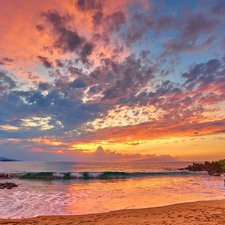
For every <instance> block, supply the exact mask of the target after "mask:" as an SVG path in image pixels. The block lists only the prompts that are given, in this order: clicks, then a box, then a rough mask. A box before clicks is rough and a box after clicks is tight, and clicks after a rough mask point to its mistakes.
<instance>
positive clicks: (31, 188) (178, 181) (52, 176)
mask: <svg viewBox="0 0 225 225" xmlns="http://www.w3.org/2000/svg"><path fill="white" fill-rule="evenodd" d="M190 164H192V163H191V162H0V173H4V174H8V175H9V176H10V177H11V178H12V179H11V180H1V181H0V182H15V183H16V184H18V185H19V186H18V187H16V188H13V189H11V190H10V189H3V190H0V218H30V217H35V216H39V215H78V214H89V213H101V212H108V211H113V210H120V209H136V208H147V207H155V206H163V205H169V204H174V203H182V202H192V201H199V200H218V199H224V198H225V187H224V178H225V177H214V176H209V175H207V174H205V173H196V172H189V171H181V170H179V168H183V167H186V166H188V165H190Z"/></svg>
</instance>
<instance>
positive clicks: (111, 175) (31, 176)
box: [0, 171, 193, 180]
mask: <svg viewBox="0 0 225 225" xmlns="http://www.w3.org/2000/svg"><path fill="white" fill-rule="evenodd" d="M190 175H192V176H193V173H191V172H188V171H180V172H148V173H142V172H134V173H126V172H39V173H37V172H22V173H21V172H17V173H1V174H0V177H1V176H7V177H9V178H18V179H27V180H58V179H63V180H71V179H84V180H89V179H98V180H108V179H129V178H144V177H160V176H190Z"/></svg>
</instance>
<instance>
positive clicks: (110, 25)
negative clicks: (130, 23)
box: [103, 11, 126, 33]
mask: <svg viewBox="0 0 225 225" xmlns="http://www.w3.org/2000/svg"><path fill="white" fill-rule="evenodd" d="M125 23H126V18H125V15H124V13H123V12H122V11H117V12H115V13H112V14H110V15H108V16H106V17H105V19H104V22H103V26H104V29H105V30H106V31H107V32H109V33H112V32H119V31H120V29H121V27H122V25H123V24H125Z"/></svg>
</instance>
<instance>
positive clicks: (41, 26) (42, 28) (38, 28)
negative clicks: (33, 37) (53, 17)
mask: <svg viewBox="0 0 225 225" xmlns="http://www.w3.org/2000/svg"><path fill="white" fill-rule="evenodd" d="M36 29H37V30H38V31H42V30H44V29H45V27H44V25H43V24H38V25H36Z"/></svg>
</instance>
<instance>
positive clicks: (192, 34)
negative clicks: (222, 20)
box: [164, 14, 219, 55]
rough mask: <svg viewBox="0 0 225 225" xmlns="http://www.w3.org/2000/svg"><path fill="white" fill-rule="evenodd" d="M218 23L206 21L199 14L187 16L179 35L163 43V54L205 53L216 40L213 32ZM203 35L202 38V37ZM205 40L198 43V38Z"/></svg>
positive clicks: (212, 20) (213, 20)
mask: <svg viewBox="0 0 225 225" xmlns="http://www.w3.org/2000/svg"><path fill="white" fill-rule="evenodd" d="M218 24H219V21H218V20H216V19H211V20H210V19H208V18H206V17H204V16H203V15H201V14H194V15H191V16H189V17H188V18H187V19H186V20H185V21H184V26H183V27H181V28H180V29H181V31H182V32H181V33H180V34H177V35H175V36H174V37H172V38H168V39H167V40H166V41H165V43H164V48H165V49H166V52H165V54H169V55H172V54H179V53H182V52H196V51H202V52H203V51H205V50H206V49H209V48H210V46H211V44H212V43H213V42H214V41H215V40H216V39H217V37H215V36H214V35H213V30H214V29H215V28H216V27H217V26H218ZM203 35H204V36H203ZM200 36H201V37H202V38H204V39H205V41H204V42H202V43H199V42H198V39H199V37H200Z"/></svg>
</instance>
